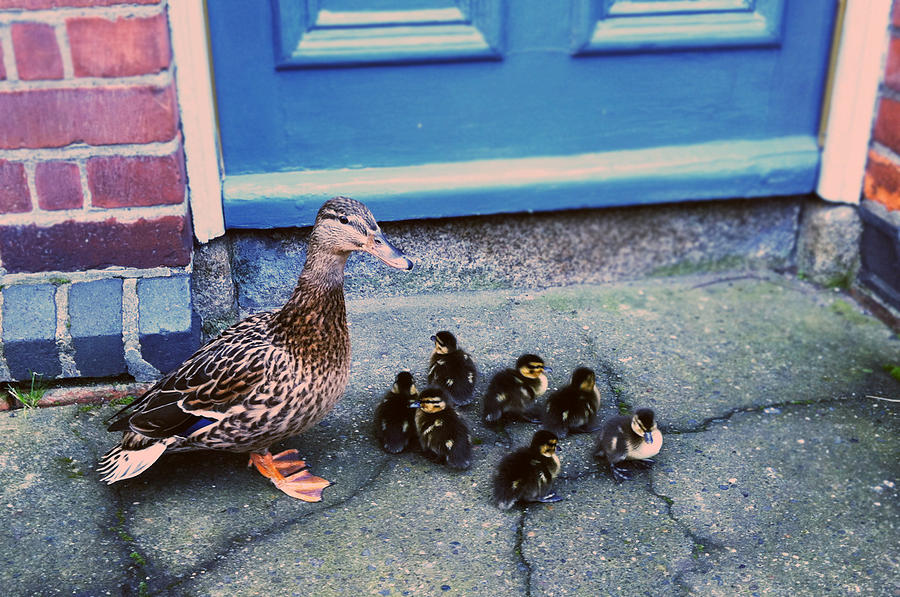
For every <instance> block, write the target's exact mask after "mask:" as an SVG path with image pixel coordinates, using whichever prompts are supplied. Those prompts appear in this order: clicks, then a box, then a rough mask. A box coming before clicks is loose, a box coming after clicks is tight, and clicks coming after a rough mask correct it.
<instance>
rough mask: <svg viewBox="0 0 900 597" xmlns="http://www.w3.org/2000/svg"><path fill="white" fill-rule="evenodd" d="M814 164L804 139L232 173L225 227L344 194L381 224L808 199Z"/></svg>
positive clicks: (277, 223)
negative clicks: (738, 200)
mask: <svg viewBox="0 0 900 597" xmlns="http://www.w3.org/2000/svg"><path fill="white" fill-rule="evenodd" d="M818 164H819V148H818V145H817V142H816V138H815V137H813V136H811V135H810V136H807V135H796V136H788V137H778V138H772V139H765V140H758V141H748V140H733V141H716V142H712V143H700V144H694V145H678V146H668V147H655V148H651V149H635V150H625V151H611V152H603V153H587V154H579V155H571V156H543V157H526V158H517V159H500V160H477V161H469V162H449V163H433V164H424V165H416V166H406V167H385V168H357V169H349V168H348V169H335V170H311V171H293V172H278V173H265V174H245V175H237V176H229V177H227V178H226V180H225V186H224V195H225V221H226V225H227V227H229V228H283V227H286V226H308V225H310V224H311V223H312V222H313V220H314V218H315V214H316V211H317V210H318V208H319V206H320V205H321V204H322V202H323V201H324V200H326V199H328V198H330V197H333V196H335V195H349V196H351V197H354V198H356V199H359V200H361V201H364V202H366V203H367V204H368V205H369V206H370V207H371V208H372V210H373V212H374V213H375V214H376V216H377V217H378V218H379V219H381V220H408V219H418V218H438V217H452V216H462V215H476V214H492V213H508V212H520V211H542V210H555V209H574V208H583V207H598V206H614V205H635V204H642V203H661V202H670V201H691V200H703V199H717V198H741V197H759V196H770V195H790V194H804V193H809V192H811V191H812V190H813V189H814V188H815V184H816V176H817V169H818Z"/></svg>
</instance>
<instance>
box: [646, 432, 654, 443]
mask: <svg viewBox="0 0 900 597" xmlns="http://www.w3.org/2000/svg"><path fill="white" fill-rule="evenodd" d="M644 441H645V442H647V443H648V444H652V443H653V434H652V433H650V432H649V431H645V432H644Z"/></svg>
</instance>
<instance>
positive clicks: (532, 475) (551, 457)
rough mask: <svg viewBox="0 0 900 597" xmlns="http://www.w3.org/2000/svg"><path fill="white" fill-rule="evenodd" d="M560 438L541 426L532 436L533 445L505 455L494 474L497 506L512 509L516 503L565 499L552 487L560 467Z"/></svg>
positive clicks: (502, 508) (548, 501)
mask: <svg viewBox="0 0 900 597" xmlns="http://www.w3.org/2000/svg"><path fill="white" fill-rule="evenodd" d="M557 441H558V440H557V437H556V435H555V434H554V433H553V432H552V431H547V430H546V429H541V430H540V431H538V432H537V433H535V434H534V437H532V438H531V445H530V446H528V447H527V448H519V449H518V450H516V451H515V452H513V453H511V454H507V455H506V456H504V457H503V460H501V461H500V464H499V465H498V466H497V474H496V475H495V476H494V503H495V504H496V505H497V507H498V508H500V509H501V510H509V509H510V508H511V507H512V505H513V504H515V503H516V502H544V503H550V502H558V501H560V500H562V499H563V498H561V497H560V496H558V495H557V494H556V492H554V491H552V490H551V485H552V484H553V480H554V479H555V478H556V475H558V474H559V468H560V463H559V456H557V455H556V443H557Z"/></svg>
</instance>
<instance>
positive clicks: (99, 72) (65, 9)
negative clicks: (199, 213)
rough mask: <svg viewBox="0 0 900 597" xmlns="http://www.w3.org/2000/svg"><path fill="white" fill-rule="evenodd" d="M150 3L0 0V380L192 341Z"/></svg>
mask: <svg viewBox="0 0 900 597" xmlns="http://www.w3.org/2000/svg"><path fill="white" fill-rule="evenodd" d="M173 68H174V67H173V56H172V50H171V42H170V34H169V23H168V5H167V3H166V2H165V1H164V0H0V115H2V116H0V119H2V120H0V122H2V125H0V340H2V342H0V380H24V379H29V378H30V377H31V374H32V373H35V374H38V375H40V376H41V377H42V378H44V379H53V378H67V377H110V376H117V375H121V374H125V373H130V374H131V375H132V376H134V377H136V378H137V379H142V380H143V379H150V378H152V377H154V376H155V375H158V373H159V372H160V371H166V370H167V369H169V368H170V367H171V366H172V365H173V364H175V363H177V362H179V361H180V360H182V359H183V358H184V357H186V356H187V355H188V354H190V352H191V351H192V350H193V349H194V348H195V347H196V344H197V341H198V332H199V330H198V327H197V326H196V325H195V317H194V316H193V313H192V309H191V291H190V275H191V274H190V272H191V269H190V268H191V254H192V239H191V223H190V217H189V211H188V206H187V201H186V190H187V184H186V175H185V167H184V155H183V150H182V138H181V133H180V127H179V125H180V123H179V111H178V102H177V94H176V88H175V79H174V72H173Z"/></svg>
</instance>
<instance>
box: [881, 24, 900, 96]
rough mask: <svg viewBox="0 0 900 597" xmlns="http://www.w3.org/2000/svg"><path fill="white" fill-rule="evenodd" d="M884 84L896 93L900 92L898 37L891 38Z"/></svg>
mask: <svg viewBox="0 0 900 597" xmlns="http://www.w3.org/2000/svg"><path fill="white" fill-rule="evenodd" d="M884 84H885V85H887V86H888V87H890V88H891V89H894V90H895V91H900V37H898V36H896V35H894V36H891V42H890V46H888V55H887V64H886V65H885V68H884Z"/></svg>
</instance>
